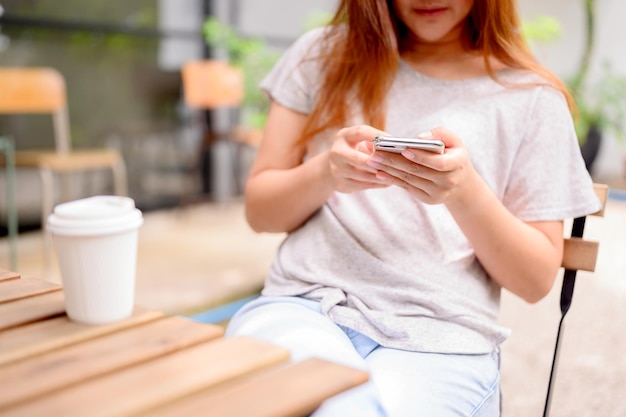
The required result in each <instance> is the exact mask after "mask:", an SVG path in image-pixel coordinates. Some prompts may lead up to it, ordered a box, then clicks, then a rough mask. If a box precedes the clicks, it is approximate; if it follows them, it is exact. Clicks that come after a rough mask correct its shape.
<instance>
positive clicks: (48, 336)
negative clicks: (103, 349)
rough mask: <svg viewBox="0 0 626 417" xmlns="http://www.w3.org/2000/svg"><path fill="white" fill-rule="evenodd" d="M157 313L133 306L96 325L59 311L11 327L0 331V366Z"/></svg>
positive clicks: (128, 325)
mask: <svg viewBox="0 0 626 417" xmlns="http://www.w3.org/2000/svg"><path fill="white" fill-rule="evenodd" d="M161 317H163V313H161V312H159V311H155V310H148V309H146V308H143V307H135V309H134V311H133V314H132V316H131V317H129V318H127V319H125V320H121V321H118V322H115V323H109V324H102V325H98V326H90V325H87V324H82V323H76V322H73V321H71V320H69V319H68V318H67V316H65V315H63V316H60V317H55V318H51V319H48V320H43V321H38V322H34V323H30V324H27V325H24V326H19V327H13V328H11V329H8V330H5V331H3V332H0V366H2V365H4V364H7V363H10V362H14V361H17V360H21V359H24V358H28V357H30V356H34V355H38V354H40V353H43V352H47V351H49V350H52V349H58V348H61V347H64V346H69V345H71V344H74V343H79V342H82V341H85V340H88V339H92V338H94V337H98V336H102V335H104V334H107V333H112V332H115V331H118V330H121V329H125V328H128V327H132V326H137V325H140V324H142V323H146V322H149V321H152V320H156V319H158V318H161Z"/></svg>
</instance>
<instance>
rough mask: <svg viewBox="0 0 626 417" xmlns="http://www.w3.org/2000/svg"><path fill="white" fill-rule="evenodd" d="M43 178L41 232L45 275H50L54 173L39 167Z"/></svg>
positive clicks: (40, 175)
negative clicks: (50, 225)
mask: <svg viewBox="0 0 626 417" xmlns="http://www.w3.org/2000/svg"><path fill="white" fill-rule="evenodd" d="M39 177H40V178H41V189H42V194H41V195H42V198H41V200H42V201H41V205H42V207H41V232H42V235H43V270H44V276H47V277H50V276H51V274H52V251H53V245H52V236H50V233H48V227H47V222H48V216H49V215H50V214H51V213H52V210H53V209H54V174H53V173H52V171H51V170H50V169H48V168H44V167H41V168H39Z"/></svg>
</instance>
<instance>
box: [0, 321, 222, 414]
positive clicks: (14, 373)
mask: <svg viewBox="0 0 626 417" xmlns="http://www.w3.org/2000/svg"><path fill="white" fill-rule="evenodd" d="M222 334H223V329H222V328H221V327H219V326H215V325H210V324H202V323H198V322H193V321H190V320H187V319H183V318H180V317H170V318H166V319H163V320H156V321H152V322H150V323H147V324H144V325H142V326H136V327H132V328H130V329H126V330H122V331H119V332H116V333H113V334H109V335H105V336H103V337H98V338H96V339H91V340H89V341H86V342H84V343H79V344H75V345H72V346H69V347H66V348H63V349H57V350H53V351H51V352H48V353H45V354H42V355H40V356H37V357H34V358H31V359H29V360H25V361H19V362H17V363H13V364H11V365H7V366H4V367H2V368H0V375H2V378H1V379H0V392H1V393H2V396H0V409H2V408H5V407H8V406H11V405H15V404H18V403H20V402H24V401H28V400H30V399H33V398H36V397H39V396H41V395H43V394H46V393H48V392H51V391H53V390H58V389H62V388H64V387H67V386H70V385H73V384H77V383H81V382H84V381H86V380H89V379H92V378H94V377H97V376H99V375H102V374H105V373H109V372H115V371H117V370H119V369H122V368H126V367H128V366H131V365H135V364H138V363H141V362H145V361H147V360H150V359H153V358H156V357H159V356H162V355H165V354H168V353H171V352H175V351H178V350H181V349H184V348H187V347H189V346H193V345H196V344H198V343H201V342H204V341H207V340H211V339H215V338H217V337H220V336H222Z"/></svg>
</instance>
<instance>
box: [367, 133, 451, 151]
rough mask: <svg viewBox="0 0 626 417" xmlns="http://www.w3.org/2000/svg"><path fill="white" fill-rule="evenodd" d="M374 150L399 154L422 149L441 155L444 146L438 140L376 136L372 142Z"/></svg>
mask: <svg viewBox="0 0 626 417" xmlns="http://www.w3.org/2000/svg"><path fill="white" fill-rule="evenodd" d="M373 143H374V148H375V149H377V150H379V151H385V152H394V153H400V152H402V151H404V150H405V149H407V148H411V149H424V150H426V151H430V152H435V153H443V152H444V149H445V145H444V143H443V141H441V140H439V139H420V138H397V137H391V136H376V137H375V138H374V140H373Z"/></svg>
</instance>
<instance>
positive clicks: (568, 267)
mask: <svg viewBox="0 0 626 417" xmlns="http://www.w3.org/2000/svg"><path fill="white" fill-rule="evenodd" d="M594 191H595V192H596V195H597V196H598V199H599V200H600V202H601V203H602V208H601V209H600V210H599V211H597V212H596V213H592V214H590V215H589V216H599V217H603V216H604V209H605V207H606V202H607V199H608V195H609V188H608V186H606V185H604V184H594ZM586 220H587V216H582V217H578V218H576V219H574V221H573V223H572V231H571V235H570V237H568V238H565V240H564V245H563V260H562V262H561V266H562V267H563V269H564V271H563V285H562V287H561V299H560V304H561V320H560V322H559V327H558V330H557V334H556V343H555V346H554V355H553V358H552V368H551V370H550V379H549V381H548V392H547V394H546V402H545V407H544V410H543V417H547V416H548V415H549V412H550V402H551V399H552V387H553V384H554V379H555V375H556V366H557V362H558V356H559V342H560V340H561V334H562V329H563V320H564V319H565V315H566V314H567V312H568V311H569V308H570V306H571V304H572V297H573V296H574V285H575V283H576V274H577V272H578V271H588V272H594V271H595V269H596V260H597V258H598V249H599V247H600V244H599V243H598V242H596V241H592V240H588V239H585V238H583V232H584V231H585V222H586Z"/></svg>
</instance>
